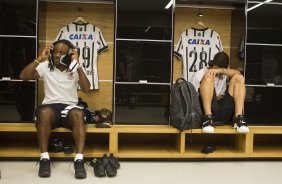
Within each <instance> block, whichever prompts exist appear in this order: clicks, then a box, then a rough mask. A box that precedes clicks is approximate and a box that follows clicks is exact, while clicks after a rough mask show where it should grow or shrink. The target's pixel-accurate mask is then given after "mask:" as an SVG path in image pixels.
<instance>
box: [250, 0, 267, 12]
mask: <svg viewBox="0 0 282 184" xmlns="http://www.w3.org/2000/svg"><path fill="white" fill-rule="evenodd" d="M271 1H273V0H266V1H264V2H262V3H259V4H257V5H255V6H252V7H251V8H248V9H247V11H251V10H253V9H255V8H257V7H259V6H261V5H263V4H265V3H269V2H271Z"/></svg>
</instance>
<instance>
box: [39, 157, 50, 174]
mask: <svg viewBox="0 0 282 184" xmlns="http://www.w3.org/2000/svg"><path fill="white" fill-rule="evenodd" d="M50 175H51V170H50V160H49V159H46V158H43V159H41V160H40V161H39V172H38V176H40V177H43V178H46V177H49V176H50Z"/></svg>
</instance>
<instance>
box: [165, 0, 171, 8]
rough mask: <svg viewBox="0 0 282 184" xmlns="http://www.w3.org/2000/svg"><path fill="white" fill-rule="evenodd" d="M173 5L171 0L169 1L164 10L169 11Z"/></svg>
mask: <svg viewBox="0 0 282 184" xmlns="http://www.w3.org/2000/svg"><path fill="white" fill-rule="evenodd" d="M172 4H173V0H170V1H169V3H167V5H166V6H165V9H169V8H170V7H171V5H172Z"/></svg>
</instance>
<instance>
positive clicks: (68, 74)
mask: <svg viewBox="0 0 282 184" xmlns="http://www.w3.org/2000/svg"><path fill="white" fill-rule="evenodd" d="M67 76H68V79H69V80H73V79H74V76H73V72H69V73H67Z"/></svg>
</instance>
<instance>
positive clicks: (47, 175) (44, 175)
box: [38, 174, 51, 178]
mask: <svg viewBox="0 0 282 184" xmlns="http://www.w3.org/2000/svg"><path fill="white" fill-rule="evenodd" d="M38 176H39V177H41V178H48V177H50V176H51V174H38Z"/></svg>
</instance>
